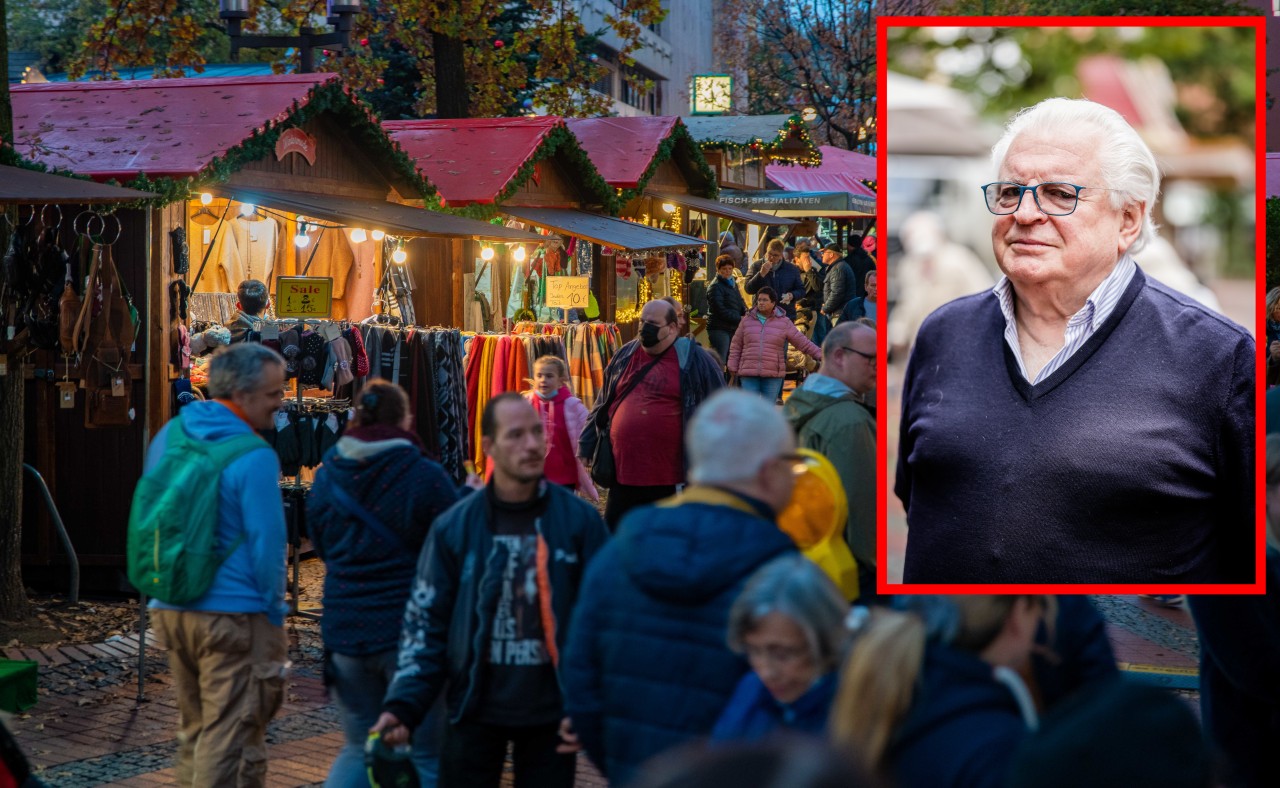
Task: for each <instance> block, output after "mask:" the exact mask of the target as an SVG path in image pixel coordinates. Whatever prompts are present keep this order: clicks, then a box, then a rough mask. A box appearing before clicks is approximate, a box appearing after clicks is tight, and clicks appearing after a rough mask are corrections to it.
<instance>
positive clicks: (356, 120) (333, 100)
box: [19, 79, 440, 210]
mask: <svg viewBox="0 0 1280 788" xmlns="http://www.w3.org/2000/svg"><path fill="white" fill-rule="evenodd" d="M324 112H332V113H333V114H334V115H335V116H336V117H337V120H338V122H339V124H340V125H342V126H343V127H345V128H349V129H351V132H352V134H353V136H354V137H355V139H356V141H357V142H358V143H360V144H361V145H363V146H364V148H365V149H366V150H369V151H371V153H372V155H373V157H374V158H375V160H376V159H378V157H381V158H382V159H383V160H386V161H387V162H389V163H390V164H391V165H392V168H393V170H394V171H395V172H396V173H397V174H399V175H401V176H402V177H403V178H404V179H405V180H406V181H408V182H409V183H410V184H412V185H413V188H414V189H416V190H417V191H418V192H420V193H421V197H422V199H423V200H424V203H425V205H426V207H427V208H428V209H431V210H439V208H440V198H439V196H438V195H437V194H436V190H435V187H433V186H432V185H431V184H430V183H429V182H427V180H426V179H425V178H423V177H422V176H421V175H419V174H418V169H417V167H416V166H414V164H413V161H412V160H411V159H410V158H409V156H408V154H406V153H405V152H404V150H403V149H402V148H401V147H400V145H399V144H397V143H396V142H395V141H394V140H392V139H391V138H390V137H389V136H388V135H387V133H386V132H385V131H384V130H383V128H382V125H381V123H380V121H379V119H378V117H377V115H376V114H375V113H374V112H373V110H372V109H370V108H369V107H368V106H367V105H366V104H365V103H364V102H363V101H361V100H360V98H359V97H358V96H357V95H356V94H355V93H354V92H353V91H351V90H350V89H348V88H347V87H346V86H345V85H344V84H343V83H342V80H340V79H332V80H327V81H325V82H322V83H320V84H317V85H316V86H314V87H313V88H312V89H311V90H310V91H308V93H307V95H306V96H305V97H303V99H301V100H300V101H294V102H293V104H292V105H291V106H290V108H289V110H288V111H287V113H286V114H285V116H284V117H283V118H281V119H279V120H277V121H268V122H267V123H266V124H265V125H264V126H263V127H262V128H259V129H254V130H253V131H252V132H251V133H250V135H249V137H248V139H246V140H245V141H244V142H242V143H240V144H239V145H236V146H234V147H232V148H230V149H229V150H228V151H227V152H226V153H225V154H223V155H222V156H220V157H218V158H215V159H214V160H213V161H211V162H209V164H208V165H206V166H205V167H204V168H203V169H202V170H201V171H200V173H199V174H198V175H196V176H194V177H186V178H172V177H168V176H165V177H160V178H150V177H148V176H147V175H146V174H145V173H139V174H138V176H137V177H135V178H133V179H132V180H130V181H128V182H127V183H123V184H122V183H120V182H119V181H118V180H117V179H115V178H112V179H110V180H108V181H107V183H109V184H114V185H117V186H125V187H127V188H130V189H138V190H140V191H147V192H152V193H154V194H155V195H156V196H155V197H152V198H148V199H143V200H138V201H136V202H132V203H126V204H124V205H121V206H117V207H123V208H152V207H156V208H158V207H163V206H166V205H169V204H171V203H175V202H182V201H185V200H187V199H189V198H190V197H191V195H192V194H193V193H195V192H198V191H202V190H204V189H205V188H207V187H208V186H210V185H213V184H219V183H226V182H227V181H228V180H229V179H230V178H231V176H232V175H233V174H235V173H236V172H239V171H240V170H242V169H243V168H244V167H245V165H247V164H249V163H250V162H253V161H257V160H259V159H262V158H265V157H267V156H270V155H272V154H273V153H274V151H275V146H276V141H277V140H278V139H279V138H280V135H281V134H283V133H284V132H285V130H286V129H289V128H294V127H298V126H302V125H303V124H305V123H306V122H307V121H309V120H311V119H312V118H314V117H317V116H318V115H320V114H322V113H324ZM19 166H31V168H32V169H44V170H45V171H49V170H47V169H46V168H44V166H43V165H41V164H39V163H36V164H35V165H34V166H32V165H19ZM59 174H71V173H66V172H62V171H60V172H59ZM77 177H84V179H85V180H91V179H90V178H88V177H85V176H77ZM409 196H410V197H411V198H413V197H416V196H417V195H409Z"/></svg>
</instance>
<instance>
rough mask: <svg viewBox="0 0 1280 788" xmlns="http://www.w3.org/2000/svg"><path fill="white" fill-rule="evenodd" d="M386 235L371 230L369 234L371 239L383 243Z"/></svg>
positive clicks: (379, 231)
mask: <svg viewBox="0 0 1280 788" xmlns="http://www.w3.org/2000/svg"><path fill="white" fill-rule="evenodd" d="M385 235H386V233H384V232H382V231H381V230H371V231H370V232H369V237H370V238H372V239H373V240H375V241H381V240H382V238H383V236H385Z"/></svg>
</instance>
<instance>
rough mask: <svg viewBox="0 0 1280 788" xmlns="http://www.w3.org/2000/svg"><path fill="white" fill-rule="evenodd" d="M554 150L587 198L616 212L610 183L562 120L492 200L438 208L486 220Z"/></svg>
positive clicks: (616, 213) (615, 214)
mask: <svg viewBox="0 0 1280 788" xmlns="http://www.w3.org/2000/svg"><path fill="white" fill-rule="evenodd" d="M556 154H560V155H562V156H564V157H565V158H566V159H567V161H568V164H569V167H570V170H571V171H572V172H573V174H575V175H577V176H578V181H577V182H578V183H581V184H582V188H583V189H584V190H585V192H586V196H587V198H588V199H589V200H590V201H592V202H595V203H598V204H599V205H601V206H602V207H603V208H604V209H605V212H606V213H608V214H609V215H610V216H617V215H618V211H619V210H621V208H622V204H621V203H619V202H618V197H617V194H616V193H615V191H614V189H613V187H612V186H610V185H609V184H608V183H607V182H606V181H605V179H604V178H603V177H602V176H601V175H600V171H599V170H597V169H596V165H595V164H594V163H593V162H592V161H591V158H590V157H589V156H588V155H587V152H586V150H584V149H583V147H582V145H581V144H580V143H579V142H578V138H577V137H575V136H574V135H573V132H571V131H569V127H568V126H566V125H565V124H564V122H563V121H561V122H560V123H558V124H556V125H555V126H553V127H552V128H551V130H550V131H549V132H548V133H547V135H546V136H545V137H544V138H543V140H542V143H541V144H540V145H539V146H538V149H537V150H536V151H534V153H533V155H532V156H530V157H529V159H528V161H526V162H525V163H524V164H522V165H521V166H520V169H518V170H516V173H515V175H513V176H511V180H509V181H507V185H506V186H504V187H503V188H502V191H500V192H499V193H498V195H497V197H495V198H494V201H493V202H492V203H485V204H479V203H472V204H471V205H464V206H461V207H457V208H442V209H441V210H443V211H445V212H448V213H454V214H457V215H458V216H466V217H468V218H471V219H480V220H483V221H488V220H490V219H492V218H493V217H494V216H495V215H496V214H499V213H501V212H502V204H503V203H504V202H506V201H507V200H508V199H509V198H510V197H511V195H513V194H515V193H516V191H517V190H518V189H520V188H521V187H522V186H524V184H525V183H527V182H528V180H529V179H530V178H532V177H533V173H534V171H535V169H536V168H537V165H538V163H539V162H542V161H546V160H547V159H549V158H551V157H552V156H555V155H556Z"/></svg>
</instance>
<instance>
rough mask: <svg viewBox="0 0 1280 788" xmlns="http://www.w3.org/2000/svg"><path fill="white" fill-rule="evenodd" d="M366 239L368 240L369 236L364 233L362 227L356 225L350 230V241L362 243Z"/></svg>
mask: <svg viewBox="0 0 1280 788" xmlns="http://www.w3.org/2000/svg"><path fill="white" fill-rule="evenodd" d="M367 240H369V236H368V235H366V234H365V231H364V228H363V227H357V228H356V229H354V230H352V231H351V242H352V243H357V244H362V243H364V242H365V241H367Z"/></svg>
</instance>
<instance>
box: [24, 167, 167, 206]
mask: <svg viewBox="0 0 1280 788" xmlns="http://www.w3.org/2000/svg"><path fill="white" fill-rule="evenodd" d="M153 197H155V195H154V194H152V193H151V192H140V191H138V190H136V189H122V188H120V187H119V186H108V185H106V184H104V183H94V182H93V181H82V180H79V179H77V178H68V177H65V176H63V175H50V174H49V173H47V172H37V171H35V170H27V169H23V168H22V167H6V166H3V165H0V204H2V205H54V204H63V205H104V204H106V203H119V202H134V201H135V200H150V199H152V198H153Z"/></svg>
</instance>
